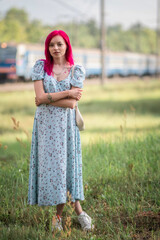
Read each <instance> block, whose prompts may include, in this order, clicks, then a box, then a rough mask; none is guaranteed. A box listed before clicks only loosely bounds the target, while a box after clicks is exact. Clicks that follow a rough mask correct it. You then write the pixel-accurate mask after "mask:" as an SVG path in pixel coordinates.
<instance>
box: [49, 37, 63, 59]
mask: <svg viewBox="0 0 160 240" xmlns="http://www.w3.org/2000/svg"><path fill="white" fill-rule="evenodd" d="M66 50H67V44H66V43H65V41H64V39H63V38H62V37H61V36H59V35H57V36H55V37H53V38H52V39H51V41H50V44H49V52H50V54H51V56H52V57H53V58H61V57H65V53H66Z"/></svg>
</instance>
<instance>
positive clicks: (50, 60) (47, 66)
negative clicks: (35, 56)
mask: <svg viewBox="0 0 160 240" xmlns="http://www.w3.org/2000/svg"><path fill="white" fill-rule="evenodd" d="M57 35H59V36H61V37H62V38H63V39H64V41H65V43H66V44H67V50H66V54H65V57H66V60H67V62H69V63H70V65H71V66H72V65H74V60H73V54H72V47H71V44H70V40H69V37H68V35H67V34H66V33H65V32H64V31H62V30H55V31H52V32H51V33H50V34H49V35H48V36H47V38H46V41H45V57H46V59H42V60H43V61H44V62H45V63H44V71H45V72H47V74H48V75H51V73H52V69H53V65H54V60H53V57H52V56H51V55H50V52H49V44H50V41H51V39H52V38H53V37H55V36H57Z"/></svg>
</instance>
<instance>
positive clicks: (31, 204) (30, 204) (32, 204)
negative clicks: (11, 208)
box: [27, 198, 85, 206]
mask: <svg viewBox="0 0 160 240" xmlns="http://www.w3.org/2000/svg"><path fill="white" fill-rule="evenodd" d="M84 200H85V198H82V199H80V198H77V199H73V200H72V201H71V202H75V201H84ZM67 202H69V200H68V201H65V202H60V203H56V204H54V203H53V204H39V203H27V205H29V206H34V205H38V206H57V205H59V204H65V203H67Z"/></svg>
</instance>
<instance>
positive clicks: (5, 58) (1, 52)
mask: <svg viewBox="0 0 160 240" xmlns="http://www.w3.org/2000/svg"><path fill="white" fill-rule="evenodd" d="M73 57H74V60H75V63H77V64H81V65H83V66H84V68H85V69H86V77H87V78H93V77H99V76H100V75H101V52H100V49H84V48H83V49H82V48H73ZM44 58H45V56H44V46H42V45H38V44H34V45H33V44H11V43H10V44H9V43H0V83H2V82H5V81H6V80H8V79H9V80H11V81H17V80H19V81H30V80H31V71H32V68H33V65H34V63H35V62H36V60H38V59H44ZM157 73H158V74H159V73H160V67H158V69H157V56H156V55H151V54H147V55H146V54H140V53H132V52H113V51H109V50H106V53H105V75H106V77H108V78H111V77H114V76H120V77H128V76H140V77H141V76H145V75H150V76H152V75H155V74H157Z"/></svg>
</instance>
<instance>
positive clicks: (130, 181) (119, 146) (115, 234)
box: [0, 81, 160, 240]
mask: <svg viewBox="0 0 160 240" xmlns="http://www.w3.org/2000/svg"><path fill="white" fill-rule="evenodd" d="M159 85H160V83H159V82H157V81H153V82H147V83H146V82H142V81H138V82H134V83H127V82H125V83H124V84H122V83H117V84H115V83H110V84H108V85H105V86H104V87H103V88H102V87H100V86H94V85H93V86H92V85H87V86H86V87H85V90H84V94H83V99H82V101H81V102H80V103H79V107H80V110H81V112H82V114H83V116H84V119H85V123H86V130H85V131H84V132H82V133H81V138H82V153H83V180H84V191H85V200H84V201H82V202H81V205H82V207H83V209H84V210H85V211H86V212H87V213H88V214H89V215H90V216H91V217H92V218H93V219H94V222H95V230H94V231H93V232H91V233H85V232H82V230H81V229H80V226H79V224H78V223H77V217H76V214H75V212H73V209H72V207H71V205H70V204H69V203H67V204H66V206H65V209H64V213H63V218H64V225H65V226H67V228H66V230H65V232H64V233H63V234H62V235H61V234H55V235H54V237H53V236H52V233H51V221H52V217H53V215H54V214H55V211H56V209H55V207H49V206H48V207H38V206H28V205H27V191H28V176H29V155H30V141H31V131H32V124H33V116H34V110H35V107H34V106H33V102H34V93H33V92H22V93H18V94H17V93H3V94H0V95H1V96H0V97H2V101H3V104H2V105H1V106H0V111H1V117H2V115H3V118H2V119H3V121H2V122H1V128H0V131H1V136H2V138H1V147H0V164H1V168H0V191H1V193H0V202H1V206H0V230H1V235H0V236H1V237H0V239H7V240H8V239H13V240H14V239H16V240H18V239H31V240H32V239H33V240H34V239H47V240H49V239H79V240H80V239H96V240H97V239H108V240H112V239H113V240H114V239H115V240H121V239H124V240H130V239H132V240H134V239H155V240H158V239H160V215H159V213H160V161H159V156H160V132H159V120H160V109H159V103H160V97H159V96H158V95H159V93H160V88H159ZM13 116H14V117H15V121H13V119H11V117H13ZM18 121H19V123H18ZM28 134H29V137H28ZM70 224H71V226H70Z"/></svg>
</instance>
